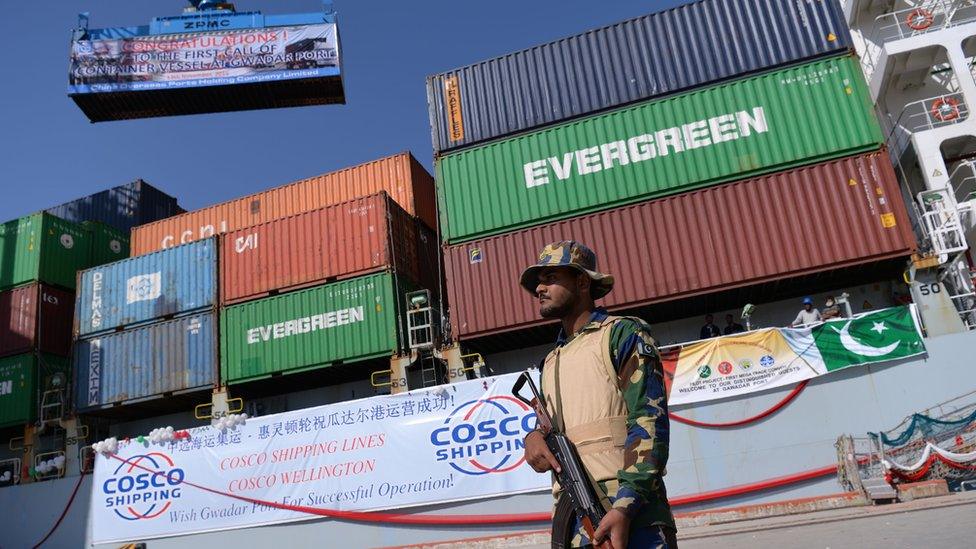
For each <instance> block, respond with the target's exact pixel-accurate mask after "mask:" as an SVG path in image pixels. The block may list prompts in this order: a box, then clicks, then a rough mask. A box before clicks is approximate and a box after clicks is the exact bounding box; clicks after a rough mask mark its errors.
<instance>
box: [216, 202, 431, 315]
mask: <svg viewBox="0 0 976 549" xmlns="http://www.w3.org/2000/svg"><path fill="white" fill-rule="evenodd" d="M439 253H440V249H439V247H438V246H437V242H436V237H435V235H434V233H433V231H431V230H430V229H427V228H425V227H423V226H422V225H421V224H420V222H419V221H418V220H416V219H415V218H413V217H411V216H410V215H408V214H407V213H406V212H405V211H403V208H400V207H399V206H397V204H396V203H395V202H393V200H391V199H390V198H389V196H388V195H387V194H386V193H379V194H375V195H372V196H368V197H364V198H357V199H355V200H350V201H349V202H343V203H341V204H336V205H334V206H329V207H327V208H322V209H319V210H314V211H311V212H306V213H303V214H299V215H295V216H291V217H286V218H282V219H278V220H275V221H272V222H270V223H262V224H260V225H255V226H253V227H249V228H247V229H241V230H238V231H234V232H229V233H226V234H224V235H223V237H221V244H220V294H221V300H222V301H223V303H224V304H231V303H238V302H241V301H247V300H251V299H256V298H259V297H264V296H266V295H268V294H269V293H275V292H279V291H284V290H291V289H296V288H301V287H305V286H311V285H315V284H322V283H325V282H331V281H334V280H338V279H344V278H351V277H355V276H360V275H364V274H367V273H372V272H377V271H381V270H393V271H396V272H397V273H398V274H400V275H406V276H407V278H408V279H409V280H411V281H413V282H416V283H419V284H421V285H422V286H423V287H425V288H428V289H430V290H433V291H436V290H437V288H436V282H435V281H436V270H435V269H436V267H437V264H438V260H439V257H438V254H439Z"/></svg>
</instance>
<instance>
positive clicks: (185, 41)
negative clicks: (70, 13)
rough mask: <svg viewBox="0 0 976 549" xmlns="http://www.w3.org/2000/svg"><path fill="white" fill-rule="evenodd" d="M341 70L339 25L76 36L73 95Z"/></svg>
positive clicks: (243, 81) (332, 73) (308, 75)
mask: <svg viewBox="0 0 976 549" xmlns="http://www.w3.org/2000/svg"><path fill="white" fill-rule="evenodd" d="M338 74H339V42H338V35H337V34H336V26H335V25H334V24H321V25H305V26H295V27H271V28H266V29H251V30H244V31H224V32H199V33H191V34H170V35H160V36H140V37H136V38H122V39H116V40H78V41H75V42H73V43H72V45H71V68H70V77H69V86H68V93H93V92H114V91H132V90H155V89H170V88H187V87H199V86H220V85H227V84H247V83H252V82H264V81H268V80H287V79H293V78H316V77H322V76H335V75H338Z"/></svg>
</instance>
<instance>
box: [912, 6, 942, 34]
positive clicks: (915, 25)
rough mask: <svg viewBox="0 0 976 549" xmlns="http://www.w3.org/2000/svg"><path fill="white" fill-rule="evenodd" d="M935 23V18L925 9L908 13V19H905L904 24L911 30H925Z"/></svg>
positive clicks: (917, 9)
mask: <svg viewBox="0 0 976 549" xmlns="http://www.w3.org/2000/svg"><path fill="white" fill-rule="evenodd" d="M934 21H935V17H934V16H933V15H932V12H930V11H929V10H927V9H925V8H915V9H913V10H912V11H910V12H908V17H906V18H905V24H906V25H908V27H909V28H910V29H912V30H917V31H920V30H925V29H927V28H929V27H931V26H932V23H933V22H934Z"/></svg>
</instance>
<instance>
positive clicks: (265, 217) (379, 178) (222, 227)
mask: <svg viewBox="0 0 976 549" xmlns="http://www.w3.org/2000/svg"><path fill="white" fill-rule="evenodd" d="M380 191H385V192H386V193H387V194H389V195H390V197H391V198H393V200H394V201H396V203H397V204H399V205H400V207H401V208H403V209H404V210H406V211H407V213H409V214H410V215H413V216H416V217H419V218H420V219H421V220H422V221H423V222H424V223H425V224H426V225H427V226H428V227H434V226H435V223H436V215H437V214H436V211H437V210H436V205H435V202H434V200H435V197H434V180H433V178H432V177H431V176H430V174H429V173H427V170H425V169H424V167H423V166H421V165H420V163H419V162H417V160H416V159H414V158H413V156H411V155H410V154H409V153H401V154H397V155H394V156H390V157H387V158H382V159H379V160H374V161H372V162H367V163H365V164H360V165H358V166H353V167H351V168H345V169H342V170H338V171H335V172H331V173H327V174H325V175H320V176H317V177H311V178H308V179H303V180H301V181H297V182H295V183H290V184H288V185H284V186H281V187H276V188H274V189H271V190H268V191H264V192H260V193H256V194H252V195H249V196H245V197H242V198H238V199H235V200H230V201H228V202H223V203H220V204H216V205H214V206H208V207H206V208H202V209H199V210H195V211H192V212H188V213H185V214H182V215H178V216H175V217H171V218H169V219H166V220H163V221H158V222H156V223H150V224H148V225H143V226H141V227H136V228H135V229H133V230H132V255H134V256H139V255H145V254H147V253H150V252H154V251H157V250H162V249H165V248H171V247H173V246H176V245H179V244H185V243H187V242H193V241H194V240H199V239H201V238H207V237H210V236H213V235H215V234H220V233H226V232H229V231H236V230H238V229H244V228H247V227H253V226H254V225H259V224H261V223H267V222H269V221H274V220H275V219H280V218H282V217H289V216H293V215H297V214H300V213H304V212H307V211H310V210H316V209H319V208H323V207H325V206H331V205H333V204H338V203H340V202H345V201H347V200H351V199H353V198H358V197H361V196H367V195H371V194H374V193H377V192H380Z"/></svg>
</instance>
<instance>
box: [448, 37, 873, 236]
mask: <svg viewBox="0 0 976 549" xmlns="http://www.w3.org/2000/svg"><path fill="white" fill-rule="evenodd" d="M881 143H882V136H881V130H880V128H879V127H878V121H877V119H876V118H875V115H874V112H873V110H872V106H871V101H870V97H869V94H868V90H867V86H866V85H865V83H864V77H863V76H862V75H861V71H860V68H859V67H858V63H857V60H856V59H855V58H853V57H849V56H845V57H836V58H832V59H827V60H822V61H816V62H812V63H807V64H804V65H800V66H796V67H791V68H787V69H782V70H778V71H774V72H769V73H765V74H762V75H759V76H754V77H751V78H744V79H741V80H735V81H731V82H727V83H723V84H720V85H716V86H712V87H708V88H703V89H700V90H696V91H693V92H689V93H684V94H680V95H676V96H673V97H669V98H666V99H659V100H654V101H649V102H645V103H641V104H638V105H634V106H630V107H627V108H624V109H619V110H615V111H611V112H607V113H603V114H599V115H595V116H591V117H588V118H583V119H579V120H574V121H572V122H567V123H564V124H561V125H557V126H553V127H551V128H547V129H545V130H540V131H536V132H532V133H528V134H524V135H520V136H516V137H512V138H510V139H506V140H503V141H498V142H494V143H490V144H487V145H483V146H481V147H475V148H472V149H467V150H464V151H459V152H457V153H454V154H449V155H446V156H444V157H442V158H440V159H438V161H437V163H436V169H437V192H438V199H439V200H440V204H441V205H442V208H441V230H442V231H444V235H445V236H444V239H445V241H447V242H449V243H452V244H453V243H457V242H464V241H467V240H472V239H474V238H480V237H483V236H487V235H491V234H497V233H502V232H507V231H511V230H513V229H517V228H521V227H527V226H531V225H537V224H541V223H544V222H548V221H552V220H556V219H565V218H568V217H573V216H576V215H580V214H583V213H588V212H593V211H597V210H603V209H608V208H611V207H614V206H619V205H622V204H627V203H632V202H639V201H642V200H646V199H650V198H657V197H661V196H665V195H669V194H677V193H680V192H685V191H688V190H691V189H695V188H699V187H705V186H710V185H715V184H718V183H721V182H725V181H730V180H735V179H743V178H747V177H754V176H756V175H758V174H762V173H767V172H775V171H781V170H785V169H789V168H793V167H796V166H799V165H803V164H812V163H815V162H823V161H825V160H828V159H832V158H838V157H842V156H848V155H852V154H856V153H860V152H864V151H869V150H874V149H878V148H879V147H880V146H881ZM719 214H720V212H717V213H716V215H719ZM719 221H720V220H719V219H715V220H703V222H709V223H716V224H718V222H719Z"/></svg>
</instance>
